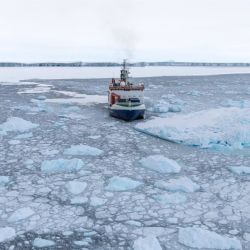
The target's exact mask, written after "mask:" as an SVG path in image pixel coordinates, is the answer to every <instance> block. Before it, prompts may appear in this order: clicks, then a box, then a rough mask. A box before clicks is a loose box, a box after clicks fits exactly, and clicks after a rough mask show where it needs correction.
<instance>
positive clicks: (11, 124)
mask: <svg viewBox="0 0 250 250" xmlns="http://www.w3.org/2000/svg"><path fill="white" fill-rule="evenodd" d="M36 127H38V124H34V123H32V122H30V121H26V120H24V119H22V118H19V117H10V118H8V119H7V121H6V122H4V123H2V124H0V132H1V131H2V132H3V133H6V132H11V131H13V132H25V131H27V130H30V129H33V128H36Z"/></svg>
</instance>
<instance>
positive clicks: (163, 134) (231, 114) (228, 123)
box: [135, 108, 250, 149]
mask: <svg viewBox="0 0 250 250" xmlns="http://www.w3.org/2000/svg"><path fill="white" fill-rule="evenodd" d="M135 128H136V129H137V130H139V131H142V132H144V133H147V134H150V135H153V136H157V137H160V138H162V139H166V140H170V141H173V142H177V143H183V144H186V145H192V146H199V147H201V148H216V149H217V148H233V149H241V148H242V147H248V146H250V109H249V108H244V109H241V108H218V109H210V110H203V111H199V112H194V113H190V114H185V115H175V116H173V117H167V118H154V119H152V120H149V121H146V122H144V123H139V124H137V125H136V127H135Z"/></svg>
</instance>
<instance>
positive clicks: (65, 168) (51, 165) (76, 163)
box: [41, 158, 84, 173]
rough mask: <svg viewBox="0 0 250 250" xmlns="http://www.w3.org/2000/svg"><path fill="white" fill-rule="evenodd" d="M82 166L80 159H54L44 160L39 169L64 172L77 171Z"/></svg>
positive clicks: (47, 171)
mask: <svg viewBox="0 0 250 250" xmlns="http://www.w3.org/2000/svg"><path fill="white" fill-rule="evenodd" d="M83 166H84V163H83V161H82V160H81V159H76V158H74V159H70V160H68V159H62V158H61V159H56V160H46V161H44V162H43V163H42V165H41V170H42V171H43V172H46V173H64V172H66V173H67V172H72V171H78V170H80V169H81V168H82V167H83Z"/></svg>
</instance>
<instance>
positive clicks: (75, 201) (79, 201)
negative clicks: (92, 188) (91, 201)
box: [70, 196, 88, 204]
mask: <svg viewBox="0 0 250 250" xmlns="http://www.w3.org/2000/svg"><path fill="white" fill-rule="evenodd" d="M87 202H88V198H87V197H82V196H76V197H74V198H72V199H71V200H70V203H71V204H84V203H87Z"/></svg>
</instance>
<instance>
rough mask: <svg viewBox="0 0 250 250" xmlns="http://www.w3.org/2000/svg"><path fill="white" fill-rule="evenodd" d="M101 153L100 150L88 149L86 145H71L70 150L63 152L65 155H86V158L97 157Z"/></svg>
mask: <svg viewBox="0 0 250 250" xmlns="http://www.w3.org/2000/svg"><path fill="white" fill-rule="evenodd" d="M102 153H103V151H102V150H100V149H98V148H95V147H90V146H88V145H83V144H80V145H72V146H71V147H70V148H68V149H66V150H65V151H64V154H65V155H86V156H97V155H101V154H102Z"/></svg>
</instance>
